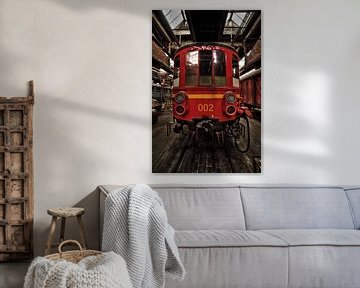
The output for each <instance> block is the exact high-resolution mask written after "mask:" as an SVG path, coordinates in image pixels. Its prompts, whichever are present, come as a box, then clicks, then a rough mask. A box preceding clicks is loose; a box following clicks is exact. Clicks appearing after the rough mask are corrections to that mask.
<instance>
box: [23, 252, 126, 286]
mask: <svg viewBox="0 0 360 288" xmlns="http://www.w3.org/2000/svg"><path fill="white" fill-rule="evenodd" d="M55 287H56V288H75V287H76V288H88V287H97V288H132V285H131V282H130V278H129V274H128V271H127V269H126V264H125V261H124V259H123V258H122V257H121V256H120V255H117V254H115V253H114V252H108V253H103V254H101V255H98V256H89V257H86V258H84V259H82V260H81V261H80V262H79V263H77V264H75V263H71V262H68V261H65V260H60V261H54V260H49V259H47V258H44V257H37V258H35V259H34V261H33V262H32V263H31V265H30V267H29V269H28V272H27V273H26V277H25V283H24V288H55Z"/></svg>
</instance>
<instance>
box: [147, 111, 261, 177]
mask: <svg viewBox="0 0 360 288" xmlns="http://www.w3.org/2000/svg"><path fill="white" fill-rule="evenodd" d="M171 121H173V120H172V115H171V113H169V112H164V113H162V114H160V115H159V117H158V121H157V122H156V123H155V124H153V126H152V127H153V131H152V138H153V139H152V172H153V173H261V122H260V120H256V119H250V121H249V122H250V148H249V150H248V151H247V152H246V153H241V152H239V151H238V150H237V149H236V148H235V144H234V140H233V138H232V137H229V136H225V141H224V145H223V146H221V147H218V146H215V147H214V145H211V144H209V142H211V140H209V139H208V140H207V139H204V140H202V141H200V143H199V144H198V145H189V141H190V136H189V135H184V134H182V133H180V134H175V133H174V132H173V131H172V130H171V132H170V133H169V135H168V133H167V124H168V123H169V122H171ZM172 127H173V126H172Z"/></svg>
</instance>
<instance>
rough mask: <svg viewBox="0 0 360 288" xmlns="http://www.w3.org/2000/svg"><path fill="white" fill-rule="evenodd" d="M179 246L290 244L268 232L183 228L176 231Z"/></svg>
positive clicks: (176, 240) (282, 245)
mask: <svg viewBox="0 0 360 288" xmlns="http://www.w3.org/2000/svg"><path fill="white" fill-rule="evenodd" d="M175 242H176V244H177V245H178V247H229V246H231V247H251V246H281V247H286V246H288V244H287V243H286V242H285V241H283V240H281V239H279V238H278V237H274V236H272V235H270V234H268V233H264V232H260V231H244V230H183V231H176V233H175Z"/></svg>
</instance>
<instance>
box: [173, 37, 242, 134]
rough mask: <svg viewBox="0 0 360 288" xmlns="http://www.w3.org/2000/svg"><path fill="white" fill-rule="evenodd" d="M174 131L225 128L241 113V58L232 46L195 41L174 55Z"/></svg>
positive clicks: (217, 129)
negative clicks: (186, 128) (185, 127)
mask: <svg viewBox="0 0 360 288" xmlns="http://www.w3.org/2000/svg"><path fill="white" fill-rule="evenodd" d="M174 70H175V71H174V85H173V96H172V100H173V116H174V118H175V120H176V123H175V126H174V132H175V133H180V132H181V131H182V130H183V127H184V126H188V128H189V130H192V131H193V130H195V129H197V128H204V129H205V130H209V129H211V130H212V131H223V130H224V129H225V127H226V125H227V124H231V123H234V122H235V120H236V119H237V118H238V116H239V113H240V89H239V58H238V56H237V53H236V51H235V49H233V48H232V47H231V46H228V45H224V44H220V43H214V44H209V43H206V44H202V43H194V44H191V45H186V46H183V47H181V48H180V49H179V50H178V51H177V52H176V54H175V57H174Z"/></svg>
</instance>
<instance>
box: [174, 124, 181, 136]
mask: <svg viewBox="0 0 360 288" xmlns="http://www.w3.org/2000/svg"><path fill="white" fill-rule="evenodd" d="M182 130H183V124H182V123H179V122H176V123H175V125H174V129H173V131H174V133H175V134H180V132H181V131H182Z"/></svg>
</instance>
